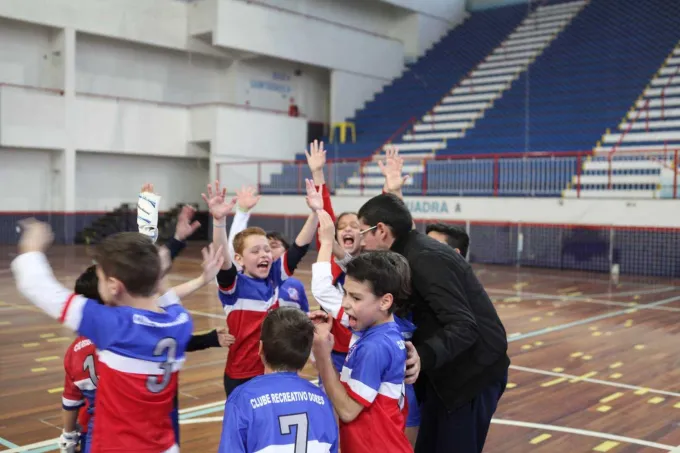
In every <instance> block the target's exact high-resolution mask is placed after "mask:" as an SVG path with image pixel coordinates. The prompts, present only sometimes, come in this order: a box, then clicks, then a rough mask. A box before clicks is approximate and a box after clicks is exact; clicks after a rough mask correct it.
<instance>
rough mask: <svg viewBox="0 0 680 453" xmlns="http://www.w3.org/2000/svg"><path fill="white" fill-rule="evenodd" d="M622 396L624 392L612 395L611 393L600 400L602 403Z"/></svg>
mask: <svg viewBox="0 0 680 453" xmlns="http://www.w3.org/2000/svg"><path fill="white" fill-rule="evenodd" d="M622 396H623V392H616V393H612V394H611V395H609V396H607V397H605V398H602V399H601V400H600V403H609V402H611V401H614V400H615V399H618V398H621V397H622Z"/></svg>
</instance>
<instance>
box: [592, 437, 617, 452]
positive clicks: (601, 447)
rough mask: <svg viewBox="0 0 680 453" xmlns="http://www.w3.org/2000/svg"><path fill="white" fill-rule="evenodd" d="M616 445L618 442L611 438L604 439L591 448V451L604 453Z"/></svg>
mask: <svg viewBox="0 0 680 453" xmlns="http://www.w3.org/2000/svg"><path fill="white" fill-rule="evenodd" d="M618 446H619V443H618V442H614V441H613V440H606V441H604V442H602V443H601V444H600V445H598V446H597V447H595V448H593V451H599V452H601V453H604V452H607V451H609V450H611V449H612V448H614V447H618Z"/></svg>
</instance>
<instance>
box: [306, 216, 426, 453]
mask: <svg viewBox="0 0 680 453" xmlns="http://www.w3.org/2000/svg"><path fill="white" fill-rule="evenodd" d="M319 222H320V231H322V232H324V231H326V230H328V231H330V229H331V228H332V221H331V219H330V216H329V215H328V214H326V213H325V212H321V213H319ZM328 237H330V235H326V234H324V233H320V238H321V241H326V240H327V239H328ZM409 293H410V271H409V267H408V263H407V262H406V260H405V259H404V258H403V257H401V256H400V255H398V254H396V253H392V252H367V253H363V254H361V255H359V256H357V257H356V258H354V259H352V261H350V262H349V264H348V265H347V276H346V279H345V284H344V298H343V300H342V308H343V309H344V311H345V313H346V314H347V316H348V317H349V327H350V328H351V329H352V331H353V333H354V335H353V337H352V343H351V344H350V350H349V353H348V354H347V359H346V360H345V364H344V366H343V368H342V372H341V373H340V377H338V375H337V373H336V371H335V367H334V366H333V362H332V359H331V351H332V349H333V335H332V334H331V333H330V327H331V325H332V318H331V317H330V316H328V315H327V314H325V313H324V312H314V313H313V314H311V315H310V316H312V317H313V318H315V319H317V318H323V319H325V320H326V321H325V322H324V323H322V324H319V325H317V326H316V333H315V335H314V357H315V359H316V366H317V369H318V370H319V374H320V376H321V378H322V379H323V383H324V388H325V390H326V393H327V394H328V397H329V398H330V400H331V402H332V403H333V406H334V408H335V410H336V412H337V414H338V416H339V418H340V442H341V447H342V451H343V453H363V452H366V453H375V452H377V451H389V452H391V453H402V452H403V453H407V452H412V451H413V448H412V447H411V444H410V443H409V441H408V439H407V438H406V435H405V434H404V428H405V413H404V412H405V410H406V409H407V408H406V407H405V406H406V405H405V404H404V403H405V401H404V400H405V397H404V377H405V370H406V346H405V344H404V340H403V338H402V333H401V330H400V328H399V326H398V325H397V323H396V322H395V320H394V315H393V313H394V311H395V310H396V309H397V307H398V306H400V305H402V304H403V303H405V301H406V300H407V298H408V296H409Z"/></svg>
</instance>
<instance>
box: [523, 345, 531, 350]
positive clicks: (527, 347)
mask: <svg viewBox="0 0 680 453" xmlns="http://www.w3.org/2000/svg"><path fill="white" fill-rule="evenodd" d="M529 349H531V345H530V344H525V345H522V350H523V351H528V350H529Z"/></svg>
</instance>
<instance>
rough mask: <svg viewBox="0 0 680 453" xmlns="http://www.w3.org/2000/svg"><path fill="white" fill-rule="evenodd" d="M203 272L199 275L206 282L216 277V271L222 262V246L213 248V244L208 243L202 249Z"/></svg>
mask: <svg viewBox="0 0 680 453" xmlns="http://www.w3.org/2000/svg"><path fill="white" fill-rule="evenodd" d="M201 253H202V254H203V264H201V266H202V267H203V274H202V275H201V277H202V278H203V281H204V282H205V283H208V282H210V281H212V280H214V279H215V277H217V273H218V272H219V271H220V269H221V268H222V264H223V263H224V255H223V254H222V246H219V247H218V248H215V247H214V246H213V244H210V245H208V246H207V247H205V248H204V249H203V250H201Z"/></svg>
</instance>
